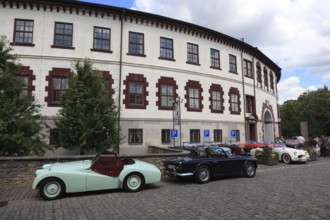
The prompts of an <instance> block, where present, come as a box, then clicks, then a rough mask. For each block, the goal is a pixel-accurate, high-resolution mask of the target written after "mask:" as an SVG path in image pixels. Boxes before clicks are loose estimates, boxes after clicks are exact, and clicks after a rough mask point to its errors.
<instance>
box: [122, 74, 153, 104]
mask: <svg viewBox="0 0 330 220" xmlns="http://www.w3.org/2000/svg"><path fill="white" fill-rule="evenodd" d="M124 85H125V86H126V88H125V89H124V90H123V92H124V96H125V98H124V100H123V102H124V104H125V107H126V108H132V109H133V108H136V109H146V106H147V105H148V101H147V96H148V92H147V86H148V83H147V81H146V78H145V77H144V76H143V75H142V74H134V73H130V74H129V75H128V76H127V77H126V80H124Z"/></svg>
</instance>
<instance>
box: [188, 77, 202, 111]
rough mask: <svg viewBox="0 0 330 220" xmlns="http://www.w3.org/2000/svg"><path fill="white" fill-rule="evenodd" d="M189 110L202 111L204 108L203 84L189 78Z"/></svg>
mask: <svg viewBox="0 0 330 220" xmlns="http://www.w3.org/2000/svg"><path fill="white" fill-rule="evenodd" d="M185 90H186V95H185V98H186V104H185V107H186V108H187V111H195V112H201V111H202V110H203V104H202V101H203V96H202V92H203V89H202V86H201V84H200V83H199V82H198V81H193V80H189V81H188V82H187V83H186V86H185Z"/></svg>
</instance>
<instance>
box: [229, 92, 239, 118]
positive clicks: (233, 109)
mask: <svg viewBox="0 0 330 220" xmlns="http://www.w3.org/2000/svg"><path fill="white" fill-rule="evenodd" d="M228 95H229V106H230V107H229V111H230V113H231V114H237V115H239V114H240V113H241V108H240V103H241V102H240V95H239V91H238V89H237V88H233V87H232V88H230V90H229V94H228Z"/></svg>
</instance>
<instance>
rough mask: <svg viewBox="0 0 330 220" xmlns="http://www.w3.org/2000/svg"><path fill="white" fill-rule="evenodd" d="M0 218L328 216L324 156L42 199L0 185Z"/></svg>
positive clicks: (329, 188) (329, 171)
mask: <svg viewBox="0 0 330 220" xmlns="http://www.w3.org/2000/svg"><path fill="white" fill-rule="evenodd" d="M0 187H1V190H0V219H8V220H16V219H24V220H25V219H44V220H48V219H77V220H84V219H138V220H141V219H152V220H154V219H166V220H167V219H187V220H188V219H189V220H190V219H200V220H204V219H330V201H329V198H330V158H325V159H324V158H318V160H317V161H311V162H308V163H306V164H289V165H286V164H283V163H279V165H275V166H263V165H260V166H259V169H258V170H257V174H256V176H255V177H254V178H251V179H249V178H244V177H231V178H222V179H216V180H213V181H211V182H209V183H208V184H204V185H200V184H196V183H194V182H193V181H191V180H190V179H184V180H182V179H181V180H178V179H172V178H168V177H164V178H163V180H162V182H160V183H158V184H155V185H150V186H146V188H145V189H144V190H142V191H140V192H137V193H127V192H124V191H122V190H111V191H102V192H93V193H79V194H69V195H67V196H65V197H64V198H62V199H59V200H55V201H44V200H42V199H41V198H40V197H39V195H38V192H37V191H33V190H31V185H30V184H29V185H22V186H0Z"/></svg>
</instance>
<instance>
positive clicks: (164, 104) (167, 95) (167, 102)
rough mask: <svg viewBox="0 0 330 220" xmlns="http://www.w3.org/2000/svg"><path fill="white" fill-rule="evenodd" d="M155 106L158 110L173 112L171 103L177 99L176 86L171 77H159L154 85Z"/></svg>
mask: <svg viewBox="0 0 330 220" xmlns="http://www.w3.org/2000/svg"><path fill="white" fill-rule="evenodd" d="M156 87H157V90H156V91H157V92H156V97H158V100H157V102H156V105H157V106H158V109H160V110H173V101H174V100H176V98H177V93H176V90H177V88H178V86H177V85H176V81H175V80H174V78H171V77H161V78H160V79H159V80H158V83H157V84H156Z"/></svg>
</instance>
